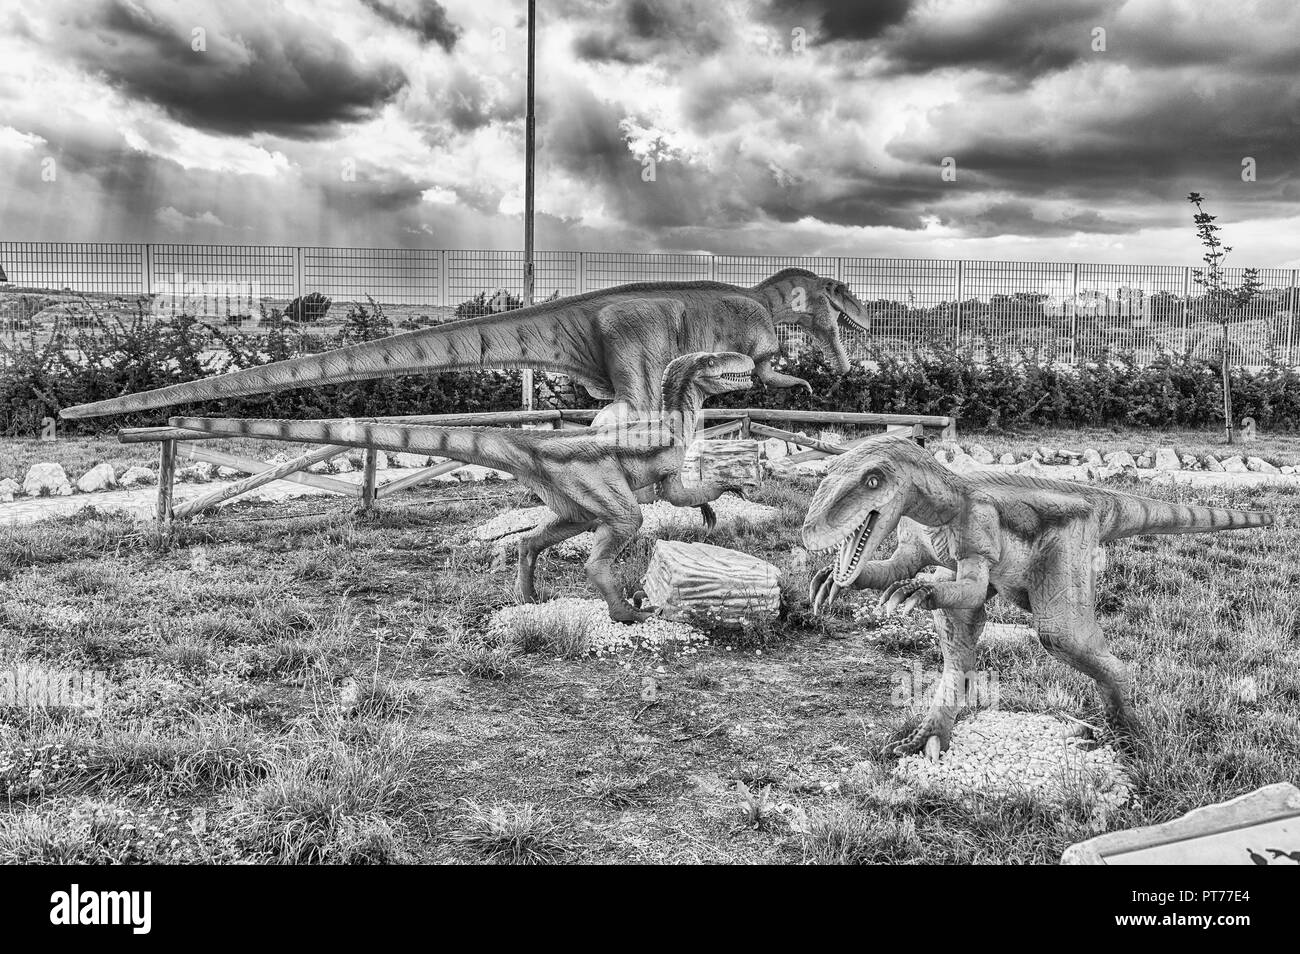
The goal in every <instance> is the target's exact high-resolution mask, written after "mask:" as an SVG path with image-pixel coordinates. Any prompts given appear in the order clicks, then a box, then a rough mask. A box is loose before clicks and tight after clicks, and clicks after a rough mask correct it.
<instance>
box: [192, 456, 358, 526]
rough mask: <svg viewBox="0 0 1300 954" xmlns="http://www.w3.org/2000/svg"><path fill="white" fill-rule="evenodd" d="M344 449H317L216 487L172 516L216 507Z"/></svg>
mask: <svg viewBox="0 0 1300 954" xmlns="http://www.w3.org/2000/svg"><path fill="white" fill-rule="evenodd" d="M344 450H345V448H341V447H333V446H331V447H319V448H317V449H316V450H314V451H312V452H310V453H308V454H303V455H302V456H301V457H295V458H294V459H293V460H288V461H285V462H284V463H283V464H279V465H277V466H275V467H272V468H271V469H270V470H265V471H262V473H260V474H253V475H252V476H251V477H245V478H244V479H243V480H237V481H235V482H234V483H233V484H227V485H226V486H225V487H218V488H217V489H216V490H214V491H212V492H211V493H207V494H204V495H203V496H202V497H196V498H195V499H194V500H190V501H187V502H185V503H183V504H181V505H180V506H179V507H177V508H175V510H174V512H173V513H174V516H175V517H176V519H177V520H180V519H182V518H184V517H192V516H193V515H194V514H196V513H199V512H200V511H202V510H207V509H208V508H209V507H213V506H216V505H217V504H219V503H221V502H222V501H224V500H230V499H231V498H233V497H238V496H239V495H240V494H246V493H248V492H249V491H250V490H256V489H257V488H258V487H261V486H262V485H264V484H269V483H271V482H272V481H274V480H279V479H280V478H282V477H287V476H288V475H290V474H292V473H295V472H296V471H299V470H302V469H304V468H306V467H310V466H311V465H312V464H315V463H317V462H319V461H322V460H329V459H330V458H331V457H337V456H338V455H339V454H341V453H342V452H343V451H344Z"/></svg>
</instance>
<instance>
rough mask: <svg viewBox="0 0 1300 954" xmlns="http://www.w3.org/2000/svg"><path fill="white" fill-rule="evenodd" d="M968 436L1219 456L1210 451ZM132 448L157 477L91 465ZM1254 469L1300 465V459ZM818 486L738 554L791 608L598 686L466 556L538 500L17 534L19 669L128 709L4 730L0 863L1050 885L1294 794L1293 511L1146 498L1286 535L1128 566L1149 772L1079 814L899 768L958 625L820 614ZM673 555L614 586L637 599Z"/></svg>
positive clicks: (1271, 499)
mask: <svg viewBox="0 0 1300 954" xmlns="http://www.w3.org/2000/svg"><path fill="white" fill-rule="evenodd" d="M962 440H963V442H970V441H978V442H980V443H983V444H985V446H987V447H989V448H990V449H991V450H993V451H994V452H995V453H1002V452H1003V451H1004V450H1024V451H1027V450H1028V449H1030V448H1032V447H1036V446H1038V445H1039V444H1051V445H1053V446H1066V447H1071V448H1074V449H1081V448H1083V447H1087V446H1095V447H1097V448H1098V449H1099V450H1102V451H1103V452H1105V451H1107V450H1113V449H1120V448H1123V449H1127V450H1130V451H1138V450H1141V449H1144V448H1147V447H1151V446H1156V445H1158V444H1172V445H1174V446H1176V447H1179V448H1180V449H1188V450H1192V451H1198V452H1202V453H1204V452H1210V451H1215V452H1218V451H1221V450H1222V446H1221V443H1220V442H1221V438H1220V437H1219V436H1218V435H1217V434H1213V433H1203V434H1199V435H1192V434H1170V435H1160V434H1149V433H1143V434H1132V433H1129V434H1124V435H1108V434H1107V433H1106V432H1103V431H1097V432H1088V431H1070V432H1060V431H1055V430H1051V431H1049V430H1035V431H1029V430H1022V431H1017V432H1015V433H1014V434H971V435H965V434H963V435H962ZM1198 442H1199V443H1198ZM56 446H59V445H56ZM119 446H122V447H125V448H126V451H124V453H125V452H130V453H135V452H136V449H135V448H133V447H131V446H130V445H116V444H113V443H111V442H105V443H104V445H101V446H92V445H87V447H86V448H85V449H84V453H85V454H86V455H88V456H87V460H89V455H97V454H100V452H101V451H103V452H104V453H105V454H107V453H109V452H110V450H111V449H112V448H117V447H119ZM1249 448H1250V452H1251V453H1259V455H1260V456H1263V457H1265V458H1267V459H1272V460H1275V461H1276V462H1278V463H1290V462H1296V461H1300V441H1291V440H1290V439H1284V438H1269V437H1266V439H1265V441H1263V442H1261V443H1258V444H1254V445H1249ZM1241 449H1242V450H1245V449H1246V445H1243V446H1242V448H1241ZM1288 455H1293V456H1288ZM104 459H111V458H104ZM74 469H75V468H74ZM71 472H72V471H71V470H70V473H71ZM814 486H815V482H813V481H797V482H786V483H772V484H769V486H768V487H766V488H765V489H764V490H763V492H762V494H761V496H760V502H763V503H768V504H771V505H773V506H777V507H779V508H780V509H781V511H782V515H781V519H780V520H779V521H778V522H777V523H776V524H775V525H773V526H769V527H761V526H756V525H750V524H748V523H744V524H740V525H733V526H724V527H720V528H719V530H718V532H717V533H716V534H715V535H713V536H712V537H710V538H709V539H710V540H711V542H715V543H720V544H723V545H729V546H736V547H739V548H742V549H744V550H746V551H747V552H750V553H754V554H756V555H758V556H761V557H763V558H764V559H767V560H770V561H772V562H773V563H775V564H776V565H777V566H778V567H780V568H781V569H782V571H783V583H782V589H783V597H784V603H785V607H784V609H785V613H784V616H783V617H782V618H781V619H780V620H779V621H778V622H776V623H775V624H773V625H772V626H770V627H766V628H762V629H758V630H755V631H753V632H749V633H745V632H738V633H731V634H727V633H719V634H715V639H714V641H713V642H712V643H711V644H710V645H709V646H708V647H706V648H705V649H703V650H702V651H701V652H700V653H698V654H695V655H690V656H683V657H680V658H673V659H663V658H657V657H656V658H651V657H650V656H649V655H648V654H644V653H633V654H630V655H628V656H624V657H615V658H609V659H596V658H591V657H589V656H588V655H587V654H586V653H585V652H584V651H583V646H582V645H581V641H580V639H579V638H578V637H577V636H576V635H575V634H573V633H569V632H566V631H563V628H562V627H561V628H560V629H556V628H553V627H552V628H543V630H544V631H538V632H536V633H531V634H525V636H523V637H518V636H512V637H509V638H502V637H488V636H487V635H486V634H485V633H484V623H485V620H486V619H487V617H488V616H489V615H490V614H491V613H492V612H493V611H494V610H496V609H498V608H500V607H502V606H507V605H510V604H511V603H512V602H513V595H512V590H513V585H514V580H513V573H512V572H509V571H494V570H493V569H492V561H491V555H490V553H488V552H485V551H481V550H478V549H475V548H470V547H467V546H465V545H464V544H463V537H464V534H465V533H466V532H467V531H468V529H469V528H470V527H472V526H474V525H476V524H477V523H480V522H482V521H484V520H486V519H487V518H489V517H490V516H492V515H494V514H496V513H498V512H500V511H501V510H503V509H509V508H514V507H519V506H526V505H529V504H530V503H531V502H532V501H531V500H530V498H529V496H528V494H527V493H526V492H524V491H523V490H521V489H519V488H517V487H514V486H512V485H510V484H503V485H467V486H461V485H435V486H432V487H428V488H421V489H419V490H417V491H414V492H412V493H411V494H409V495H407V496H404V497H403V498H402V499H401V500H400V501H396V502H394V503H392V504H390V505H387V506H385V507H383V508H380V509H379V510H378V511H377V512H375V513H372V514H367V515H359V514H357V513H356V512H355V511H354V510H353V509H352V508H351V505H350V504H349V503H347V502H343V501H328V502H324V501H322V500H320V499H314V500H296V501H288V502H285V503H280V504H261V505H241V506H239V507H237V508H232V509H230V510H227V511H223V512H222V513H221V514H219V515H217V516H215V517H213V518H210V519H206V520H203V521H200V522H195V523H190V524H185V525H180V526H177V527H175V528H173V529H172V530H171V531H170V532H160V531H158V530H156V529H154V528H153V527H150V526H146V525H140V524H134V523H132V522H130V521H129V520H127V519H125V518H121V517H115V516H104V515H99V514H95V513H83V514H81V515H79V516H77V517H74V518H68V519H64V520H58V521H54V522H49V523H43V524H40V525H38V526H31V527H19V528H0V593H2V594H3V597H2V598H0V663H4V664H7V663H9V662H11V661H18V662H23V663H26V664H30V665H37V666H43V667H46V668H49V669H52V670H68V669H93V670H99V671H103V672H104V673H106V675H107V679H108V683H109V686H110V700H109V703H108V705H107V706H106V708H105V709H104V710H103V712H102V714H99V715H95V714H93V713H92V714H82V713H78V712H75V711H64V710H49V711H45V710H16V709H0V788H3V789H4V794H5V798H4V799H3V800H0V863H3V862H13V863H34V862H36V863H57V862H62V863H90V864H104V863H139V862H154V863H187V862H191V863H192V862H201V863H212V862H217V863H226V862H235V861H260V862H275V863H392V862H403V861H419V862H450V861H454V862H471V863H472V862H489V861H497V862H530V861H537V862H559V863H571V862H580V861H589V862H697V861H703V862H773V863H791V862H794V863H798V862H809V863H851V864H856V863H871V862H895V863H920V862H968V863H985V862H994V861H996V862H1021V863H1052V862H1055V861H1056V860H1057V859H1058V858H1059V857H1060V852H1061V851H1062V850H1063V849H1064V847H1065V846H1066V845H1068V844H1069V843H1071V842H1074V841H1078V840H1080V839H1083V838H1087V837H1090V836H1091V835H1093V834H1096V833H1099V832H1101V831H1104V830H1110V829H1115V828H1119V827H1127V826H1131V825H1140V824H1151V823H1155V822H1160V821H1165V820H1167V819H1169V818H1172V817H1175V816H1177V815H1180V814H1182V813H1184V812H1186V811H1188V810H1190V809H1191V808H1194V807H1197V806H1198V805H1202V804H1205V803H1206V802H1210V801H1218V800H1223V799H1227V798H1231V797H1234V796H1236V795H1240V794H1242V793H1244V792H1246V791H1249V790H1251V789H1254V788H1256V787H1258V786H1260V785H1264V784H1268V783H1270V782H1277V781H1293V782H1297V781H1300V767H1298V766H1297V762H1296V759H1295V752H1296V751H1297V750H1298V749H1300V719H1298V718H1297V716H1298V715H1300V675H1297V674H1300V647H1298V643H1297V638H1296V637H1297V635H1300V585H1298V584H1300V569H1297V568H1298V567H1300V529H1298V528H1297V526H1298V524H1297V520H1296V517H1297V515H1298V511H1300V506H1298V505H1300V496H1297V494H1295V493H1294V492H1293V491H1291V490H1289V489H1283V488H1257V489H1251V490H1242V491H1233V492H1227V491H1213V492H1202V493H1198V492H1193V491H1191V490H1189V489H1187V488H1181V487H1170V488H1153V487H1151V486H1149V485H1146V484H1140V485H1134V486H1133V487H1132V488H1131V489H1133V490H1135V491H1136V492H1139V493H1145V494H1149V495H1159V496H1162V497H1165V498H1168V499H1172V500H1185V501H1195V500H1200V501H1210V502H1214V503H1218V504H1224V505H1229V506H1243V507H1260V508H1267V509H1272V510H1274V511H1276V512H1277V513H1278V514H1279V515H1280V516H1281V518H1282V524H1283V525H1282V526H1280V527H1277V528H1274V529H1270V530H1267V531H1248V532H1242V533H1231V534H1228V533H1225V534H1217V535H1212V534H1211V535H1202V536H1188V537H1165V538H1151V539H1146V540H1131V541H1123V542H1121V543H1119V544H1117V545H1115V546H1113V547H1112V548H1111V549H1110V554H1109V556H1110V562H1109V567H1108V569H1107V571H1106V573H1105V575H1104V576H1103V581H1102V585H1101V587H1100V596H1099V610H1100V613H1101V620H1102V625H1103V627H1104V629H1105V630H1106V631H1107V633H1108V634H1109V636H1110V639H1111V644H1112V646H1113V647H1114V649H1115V651H1116V653H1117V654H1118V655H1119V656H1120V657H1121V658H1123V659H1125V660H1126V661H1128V663H1129V664H1130V665H1131V666H1132V668H1133V670H1134V674H1135V680H1136V685H1137V693H1138V696H1137V705H1138V710H1139V713H1140V714H1141V716H1142V717H1143V719H1144V720H1145V725H1146V730H1145V735H1144V737H1143V738H1142V739H1141V740H1140V742H1139V744H1138V745H1137V746H1136V748H1135V751H1134V752H1133V753H1132V754H1131V755H1130V756H1128V757H1127V764H1126V768H1127V770H1128V771H1129V773H1130V775H1131V776H1132V778H1133V780H1134V782H1135V785H1136V787H1137V790H1138V793H1139V799H1140V800H1139V801H1138V802H1137V803H1135V804H1134V805H1132V806H1130V807H1128V808H1126V809H1123V810H1121V811H1118V812H1113V813H1110V814H1105V815H1099V814H1098V813H1097V811H1096V810H1095V806H1092V805H1090V804H1088V801H1087V799H1085V798H1082V797H1081V798H1080V799H1078V802H1077V804H1073V803H1072V804H1067V805H1066V806H1065V808H1060V807H1052V806H1048V805H1044V804H1041V803H1039V802H1037V801H1035V800H1033V799H1024V798H1022V799H993V798H989V797H986V796H972V795H969V794H965V793H960V792H948V793H936V792H933V791H930V792H923V791H919V790H916V789H913V788H911V787H908V786H905V785H903V784H901V783H899V782H898V781H896V780H895V779H894V778H893V776H892V775H891V772H890V769H891V763H890V762H889V761H887V760H884V759H882V758H881V757H880V756H879V754H878V753H879V750H880V747H881V745H882V744H883V743H884V741H885V740H886V739H888V738H889V737H890V736H891V735H892V734H894V733H896V732H898V731H899V730H900V729H902V728H903V727H904V726H906V725H908V724H911V722H914V720H915V718H916V716H915V713H914V712H913V710H912V709H911V708H910V706H908V705H904V704H894V702H893V701H892V700H891V696H892V692H893V689H894V682H895V678H896V677H897V676H899V675H900V674H910V673H911V672H912V670H913V667H914V666H920V667H921V668H922V669H924V670H927V671H931V670H933V669H934V668H935V667H936V666H937V665H938V655H937V651H936V644H935V640H934V635H933V630H932V627H931V626H930V623H929V620H928V619H927V618H926V617H924V616H914V617H912V618H910V619H908V620H906V621H903V622H891V623H888V624H882V623H877V622H874V621H871V620H868V619H863V620H862V621H861V622H858V621H855V618H854V616H855V610H858V609H860V608H862V607H865V606H867V605H869V603H870V602H872V601H874V594H869V593H863V594H850V595H848V596H846V597H844V598H842V599H841V601H840V602H839V603H838V604H837V605H836V608H835V610H834V612H832V613H831V614H830V615H829V616H826V617H811V616H809V615H808V612H807V609H808V608H807V597H806V592H807V585H808V577H809V568H808V567H807V566H806V565H805V563H804V562H803V558H802V554H801V552H800V551H798V549H797V533H798V527H799V525H800V523H801V521H802V518H803V508H804V507H806V505H807V499H808V497H809V495H810V494H811V492H812V490H813V488H814ZM322 510H323V511H324V512H321V511H322ZM682 532H683V534H685V535H686V537H687V538H689V539H698V538H702V531H701V530H700V529H699V528H694V527H690V528H687V529H686V530H684V531H682ZM650 551H651V545H650V544H649V543H648V542H638V543H637V544H635V545H634V546H632V547H630V548H629V550H628V552H627V553H626V554H625V555H624V557H623V558H622V560H621V561H620V563H619V565H618V573H619V578H620V579H621V580H622V582H623V584H624V585H625V586H626V587H627V588H628V589H629V590H631V589H633V588H634V587H635V586H636V584H637V581H638V580H639V578H640V575H641V574H642V573H643V571H644V569H645V565H646V562H647V561H648V559H649V555H650ZM539 577H540V579H539V583H541V584H544V585H545V586H546V587H547V588H548V589H550V590H551V591H552V592H554V593H556V594H565V595H583V596H586V595H589V589H588V587H587V583H586V580H585V576H584V572H583V568H582V566H581V564H580V563H577V562H570V561H566V560H563V559H559V558H557V557H554V556H549V557H547V558H546V559H545V560H544V561H543V562H542V564H541V566H540V568H539ZM990 610H991V615H992V617H993V618H994V619H996V620H999V621H1005V622H1027V619H1026V617H1025V614H1023V613H1022V612H1021V611H1020V610H1018V609H1016V608H1015V607H1012V606H1010V605H1008V604H1004V603H1001V602H1000V601H996V600H995V601H994V602H993V603H992V604H991V605H990ZM979 665H980V666H981V667H982V668H986V669H991V670H993V671H995V672H996V673H997V674H998V677H999V690H1000V693H1001V701H1002V705H1003V706H1005V707H1008V708H1013V709H1020V710H1026V711H1035V712H1055V711H1059V712H1063V713H1067V714H1069V715H1071V716H1073V717H1076V718H1080V719H1084V720H1086V721H1089V722H1094V723H1095V722H1099V721H1100V718H1101V707H1100V702H1099V699H1098V698H1097V695H1096V693H1095V691H1094V689H1093V686H1092V685H1091V683H1090V681H1089V680H1087V679H1085V678H1083V677H1082V676H1079V675H1078V674H1076V673H1074V672H1073V671H1072V670H1069V669H1067V668H1066V667H1064V666H1063V665H1061V664H1059V663H1057V662H1055V661H1054V660H1052V659H1051V658H1050V657H1048V656H1047V655H1046V653H1044V652H1043V650H1042V649H1041V648H1040V647H1039V646H1038V645H1037V644H1036V643H1026V644H1024V645H1020V644H1009V645H1008V644H998V645H985V646H982V647H981V648H980V653H979ZM647 680H649V684H652V687H653V689H654V691H653V692H651V693H650V694H649V695H648V696H647V695H646V685H647V684H648V683H647Z"/></svg>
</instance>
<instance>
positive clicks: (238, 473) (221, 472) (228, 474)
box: [217, 467, 244, 480]
mask: <svg viewBox="0 0 1300 954" xmlns="http://www.w3.org/2000/svg"><path fill="white" fill-rule="evenodd" d="M217 476H218V477H224V478H226V479H227V480H230V479H231V478H233V477H243V476H244V472H243V471H242V470H235V468H233V467H218V468H217Z"/></svg>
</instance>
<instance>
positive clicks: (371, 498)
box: [361, 447, 379, 510]
mask: <svg viewBox="0 0 1300 954" xmlns="http://www.w3.org/2000/svg"><path fill="white" fill-rule="evenodd" d="M378 467H379V451H378V449H376V448H374V447H367V448H366V463H365V470H364V471H363V472H362V474H361V509H362V510H369V509H370V507H371V505H372V504H373V503H374V502H375V472H376V471H377V469H378Z"/></svg>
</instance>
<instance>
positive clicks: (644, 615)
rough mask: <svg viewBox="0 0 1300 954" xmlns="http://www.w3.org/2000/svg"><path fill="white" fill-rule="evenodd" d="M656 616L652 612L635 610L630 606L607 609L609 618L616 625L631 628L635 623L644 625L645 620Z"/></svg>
mask: <svg viewBox="0 0 1300 954" xmlns="http://www.w3.org/2000/svg"><path fill="white" fill-rule="evenodd" d="M658 615H659V614H658V613H656V612H654V611H653V610H639V609H635V608H634V607H632V606H631V605H630V604H629V605H627V606H623V607H618V608H615V607H613V606H611V607H610V608H609V618H610V619H612V620H613V621H614V622H616V623H623V624H624V625H627V626H632V625H634V624H636V623H644V622H645V621H646V620H648V619H653V618H654V617H655V616H658Z"/></svg>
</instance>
